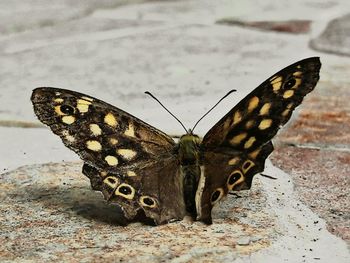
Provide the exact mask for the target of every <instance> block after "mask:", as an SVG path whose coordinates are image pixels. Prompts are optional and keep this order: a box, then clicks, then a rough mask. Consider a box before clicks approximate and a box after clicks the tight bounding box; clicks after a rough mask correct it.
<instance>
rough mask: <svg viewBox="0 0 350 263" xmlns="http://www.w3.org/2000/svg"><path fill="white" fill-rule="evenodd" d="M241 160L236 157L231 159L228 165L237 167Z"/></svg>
mask: <svg viewBox="0 0 350 263" xmlns="http://www.w3.org/2000/svg"><path fill="white" fill-rule="evenodd" d="M239 160H240V158H239V157H234V158H232V159H230V160H229V161H228V162H227V164H228V165H236V164H237V163H238V162H239Z"/></svg>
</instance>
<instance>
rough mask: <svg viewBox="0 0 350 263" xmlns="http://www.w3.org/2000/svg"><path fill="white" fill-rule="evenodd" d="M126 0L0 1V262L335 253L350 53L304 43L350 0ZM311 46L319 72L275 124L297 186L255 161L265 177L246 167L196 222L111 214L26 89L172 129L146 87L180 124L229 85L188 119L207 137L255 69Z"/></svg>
mask: <svg viewBox="0 0 350 263" xmlns="http://www.w3.org/2000/svg"><path fill="white" fill-rule="evenodd" d="M73 2H74V3H73ZM139 2H141V1H132V2H131V1H110V0H106V1H94V0H89V1H69V0H65V1H56V2H55V3H54V4H53V3H51V2H50V1H42V0H40V1H39V0H38V1H32V3H31V4H30V5H29V4H28V3H26V2H23V1H19V0H15V1H12V2H11V4H9V3H8V1H0V7H1V8H0V10H1V12H0V21H1V25H2V27H1V30H0V32H1V33H0V34H1V35H0V64H1V66H0V84H1V85H0V89H1V92H0V101H1V103H0V126H1V127H0V138H1V140H0V169H1V175H0V182H1V183H0V198H1V205H0V213H1V217H0V226H1V232H0V238H1V244H4V245H3V246H2V247H1V248H0V260H1V261H5V260H7V261H25V260H32V261H48V260H51V261H62V260H66V261H68V260H70V261H72V259H74V260H76V261H99V260H104V261H116V260H120V261H121V260H124V261H129V260H130V258H131V259H132V260H133V261H139V262H144V261H159V262H162V261H163V262H164V261H173V262H196V261H198V262H199V261H202V260H203V259H208V261H210V260H211V261H214V260H220V261H223V262H232V261H234V260H235V262H281V259H283V260H285V261H290V262H295V261H299V262H303V261H304V262H313V261H315V262H348V261H349V251H348V249H347V248H346V244H345V242H343V241H342V240H341V239H340V238H337V237H336V236H334V235H332V234H330V233H329V231H327V228H328V230H330V231H331V232H333V233H335V234H337V235H338V236H340V237H342V238H343V239H345V240H346V241H347V242H349V228H348V226H349V217H348V210H347V207H348V203H349V202H348V199H347V198H348V196H349V193H348V192H347V189H348V188H349V187H348V186H349V181H348V176H347V175H348V171H349V170H348V167H349V166H348V160H349V156H348V152H349V136H348V133H347V130H348V129H349V127H348V119H349V104H348V103H347V101H348V98H349V92H348V89H347V87H348V86H349V79H348V72H349V68H350V61H349V58H347V57H345V56H340V55H339V56H336V55H330V54H324V53H321V52H319V51H315V50H311V49H310V48H309V40H310V39H311V38H312V37H314V36H316V35H318V34H320V32H321V31H322V30H323V29H324V26H325V25H326V24H327V23H328V22H329V21H330V20H331V19H333V18H335V17H340V16H342V15H343V14H344V11H345V10H349V5H350V2H349V1H347V0H343V1H323V2H322V3H321V2H320V1H318V0H309V1H302V0H295V1H289V2H284V1H272V0H269V1H262V2H261V1H260V2H257V1H246V0H239V1H234V2H232V1H231V0H220V1H211V0H203V1H200V4H199V2H198V1H162V2H158V1H150V2H145V3H139ZM136 3H137V4H136ZM123 4H125V5H123ZM14 14H16V15H14ZM52 14H55V15H52ZM225 17H233V18H234V19H237V20H239V21H244V22H249V21H282V20H296V19H307V20H310V21H312V26H311V29H310V32H309V33H305V34H299V35H296V34H294V35H293V34H284V33H278V32H268V31H265V32H264V31H258V30H253V29H247V28H244V27H236V26H235V27H232V26H225V25H217V24H215V21H218V20H220V19H223V18H225ZM314 55H316V56H321V61H322V64H323V65H322V69H321V79H320V82H319V84H318V86H317V88H316V90H315V91H314V92H313V93H312V94H310V96H308V97H307V98H306V100H305V102H304V103H303V105H302V106H301V108H300V109H299V110H298V111H297V112H296V113H295V115H294V117H293V120H292V122H291V123H290V124H289V125H288V127H286V128H285V129H284V130H285V131H284V132H282V133H280V134H279V135H278V136H277V138H276V139H277V143H276V145H277V147H276V151H275V153H274V155H273V157H272V160H273V162H274V164H275V165H278V166H279V167H281V168H283V169H284V170H285V171H286V172H287V173H290V174H291V175H292V176H293V181H295V182H296V184H295V185H294V184H293V181H292V180H291V179H290V177H289V176H288V175H287V174H284V173H283V172H281V171H280V170H278V169H275V168H274V167H273V166H271V165H270V163H268V167H267V170H266V171H265V173H266V174H268V175H271V176H273V177H276V178H277V180H271V179H268V178H260V177H258V176H257V178H256V180H255V184H254V187H253V190H252V191H251V192H247V193H242V194H241V193H240V194H239V195H240V196H241V197H242V198H239V197H235V196H229V197H228V199H227V201H226V202H224V203H223V204H222V205H221V206H220V207H218V208H217V209H216V210H215V213H214V222H215V223H214V225H212V226H209V227H208V226H204V225H202V224H201V223H198V222H191V221H189V220H184V221H182V222H176V223H173V224H168V225H164V226H160V227H152V226H149V225H144V224H141V223H132V224H130V225H128V226H127V227H124V226H120V225H118V222H119V223H120V224H124V223H125V222H124V221H123V219H122V217H121V216H120V213H119V210H118V209H117V208H115V207H111V206H109V205H108V204H106V203H105V202H104V201H103V200H102V197H101V195H100V194H98V193H94V192H92V191H91V190H90V189H89V188H90V187H89V183H88V180H87V179H86V178H84V177H83V176H82V175H81V173H80V169H81V168H80V166H81V164H80V163H66V162H64V161H77V159H78V158H77V156H76V155H74V154H73V153H71V152H70V151H69V150H67V149H66V148H65V147H64V146H63V145H62V143H61V142H60V139H59V138H56V137H55V136H54V135H52V134H50V132H49V130H48V129H41V128H40V127H42V126H40V125H39V123H38V121H37V120H36V118H35V116H34V114H33V111H32V106H31V103H30V101H29V97H30V94H31V90H32V89H33V88H35V87H37V86H56V87H61V88H68V89H73V90H77V91H80V92H83V93H87V94H90V95H92V96H95V97H98V98H101V99H103V100H105V101H107V102H110V103H112V104H114V105H116V106H118V107H120V108H122V109H124V110H126V111H128V112H130V113H132V114H134V115H136V116H138V117H140V118H142V119H144V120H145V121H147V122H149V123H150V124H152V125H154V126H156V127H158V128H160V129H162V130H164V131H165V132H167V133H170V134H174V135H178V134H179V133H180V132H181V127H179V126H177V124H175V122H174V121H172V120H171V118H170V117H169V115H168V114H167V113H166V112H164V111H162V110H160V108H159V106H158V105H157V104H156V103H154V101H152V100H150V99H148V98H147V97H145V96H144V94H143V92H144V91H145V90H150V91H151V92H153V93H154V94H155V95H157V97H159V98H160V99H161V100H162V102H163V103H164V104H166V105H167V107H169V108H170V109H171V110H172V111H173V112H174V113H175V114H176V115H177V116H179V117H180V119H181V120H182V121H184V123H185V125H186V126H192V125H193V123H195V121H196V120H197V119H199V118H200V116H201V115H202V114H203V113H204V112H205V111H206V110H207V109H209V108H210V107H211V105H213V104H214V103H215V102H216V101H217V99H219V98H220V97H221V96H222V95H224V94H225V93H226V92H227V91H228V90H230V89H232V88H235V89H237V90H238V91H237V92H236V93H235V94H233V95H231V96H230V97H229V98H227V99H225V101H223V102H222V103H221V104H220V105H219V106H218V107H217V108H216V109H215V110H214V111H213V112H211V114H210V115H209V116H207V117H206V119H205V120H203V121H202V122H201V123H200V125H199V126H198V128H197V130H196V132H198V133H199V134H200V135H204V134H205V132H206V131H207V130H208V129H209V128H210V127H211V126H212V125H213V124H214V123H215V122H216V121H217V120H218V119H220V118H221V117H222V116H223V115H224V114H226V113H227V111H228V109H231V108H232V106H233V105H235V104H236V103H237V102H238V101H239V100H240V99H241V98H243V97H244V96H245V95H246V94H247V93H248V92H249V91H251V90H252V89H253V88H255V87H256V86H258V85H259V84H260V83H261V82H262V81H264V80H265V79H267V78H268V77H269V76H271V75H272V74H273V73H275V72H276V71H278V70H280V69H281V68H283V67H285V66H286V65H288V64H290V63H293V62H295V61H297V60H299V59H302V58H304V57H309V56H314ZM290 145H294V146H297V147H291V146H290ZM305 161H306V162H305ZM52 162H53V163H52ZM48 163H49V164H48ZM23 165H26V166H23ZM19 167H20V168H19ZM304 178H305V179H304ZM294 187H295V191H296V192H295V193H294V191H293V189H294ZM315 196H320V198H315ZM315 199H316V200H315ZM300 200H301V201H300ZM303 203H304V204H306V206H305V205H304V204H303ZM307 206H309V207H311V210H312V211H313V212H312V211H310V209H309V208H308V207H307ZM315 213H316V214H319V215H320V216H321V217H322V218H324V219H325V220H326V222H325V221H323V219H321V218H319V216H318V215H316V214H315ZM238 243H240V244H241V245H239V244H238ZM348 244H349V243H348Z"/></svg>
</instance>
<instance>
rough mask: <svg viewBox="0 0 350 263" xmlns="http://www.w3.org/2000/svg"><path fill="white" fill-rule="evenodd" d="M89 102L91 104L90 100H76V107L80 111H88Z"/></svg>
mask: <svg viewBox="0 0 350 263" xmlns="http://www.w3.org/2000/svg"><path fill="white" fill-rule="evenodd" d="M90 104H91V102H90V101H87V100H82V99H78V100H77V108H78V110H79V112H80V113H85V112H88V111H89V105H90Z"/></svg>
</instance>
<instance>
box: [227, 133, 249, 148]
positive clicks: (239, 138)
mask: <svg viewBox="0 0 350 263" xmlns="http://www.w3.org/2000/svg"><path fill="white" fill-rule="evenodd" d="M247 135H248V134H247V133H246V132H244V133H241V134H238V135H236V136H234V137H233V138H232V139H231V140H230V143H231V144H234V145H236V144H239V143H241V142H242V141H243V140H244V139H245V138H246V137H247Z"/></svg>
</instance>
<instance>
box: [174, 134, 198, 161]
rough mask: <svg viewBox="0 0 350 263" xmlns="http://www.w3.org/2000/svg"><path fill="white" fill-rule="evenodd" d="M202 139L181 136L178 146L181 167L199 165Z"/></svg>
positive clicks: (189, 135) (186, 135) (190, 135)
mask: <svg viewBox="0 0 350 263" xmlns="http://www.w3.org/2000/svg"><path fill="white" fill-rule="evenodd" d="M199 144H200V139H199V137H198V136H197V135H194V134H185V135H183V136H181V138H180V141H179V144H178V153H179V161H180V164H181V165H194V164H197V165H198V161H199V155H198V153H199Z"/></svg>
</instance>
